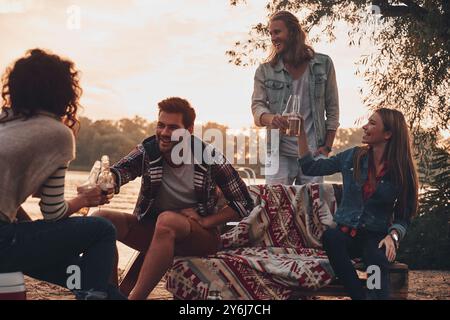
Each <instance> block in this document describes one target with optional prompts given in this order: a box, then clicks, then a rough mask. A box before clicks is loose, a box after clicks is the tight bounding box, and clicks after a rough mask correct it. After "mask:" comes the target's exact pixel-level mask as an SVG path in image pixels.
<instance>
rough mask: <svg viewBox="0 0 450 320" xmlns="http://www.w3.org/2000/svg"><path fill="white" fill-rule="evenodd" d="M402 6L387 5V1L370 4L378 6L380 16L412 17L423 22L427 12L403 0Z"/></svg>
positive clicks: (382, 0)
mask: <svg viewBox="0 0 450 320" xmlns="http://www.w3.org/2000/svg"><path fill="white" fill-rule="evenodd" d="M402 2H403V3H404V4H405V5H404V6H393V5H391V4H389V1H388V0H373V1H372V4H373V5H375V6H378V7H379V8H380V10H381V14H382V15H383V16H385V17H402V16H406V15H413V16H415V17H416V18H418V19H420V20H423V19H424V17H425V15H427V14H428V10H426V9H424V8H422V7H421V6H419V5H418V4H417V3H415V2H414V1H412V0H403V1H402Z"/></svg>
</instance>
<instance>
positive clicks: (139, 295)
mask: <svg viewBox="0 0 450 320" xmlns="http://www.w3.org/2000/svg"><path fill="white" fill-rule="evenodd" d="M190 231H191V226H190V223H189V221H188V219H187V218H186V217H185V216H183V215H181V214H178V213H175V212H170V211H166V212H163V213H161V214H160V215H159V217H158V221H157V222H156V228H155V233H154V235H153V240H152V241H151V244H150V247H149V249H148V250H147V253H146V255H145V259H144V263H143V265H142V269H141V272H140V273H139V277H138V281H137V284H136V286H135V287H134V289H133V290H132V291H131V294H130V296H129V299H130V300H145V299H147V297H148V295H149V294H150V292H151V291H152V290H153V289H154V288H155V287H156V285H157V284H158V282H159V281H160V280H161V278H162V277H163V276H164V274H165V273H166V272H167V270H168V269H169V268H170V267H171V266H172V263H173V257H174V251H175V241H176V240H180V239H183V238H186V237H187V236H188V235H189V233H190Z"/></svg>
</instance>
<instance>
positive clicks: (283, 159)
mask: <svg viewBox="0 0 450 320" xmlns="http://www.w3.org/2000/svg"><path fill="white" fill-rule="evenodd" d="M268 157H278V172H277V173H275V174H273V175H267V176H266V183H267V184H284V185H292V184H294V183H295V185H301V184H307V183H323V177H315V176H307V175H304V174H303V172H302V169H301V167H300V165H299V163H298V158H296V157H287V156H283V155H279V154H272V155H270V156H268ZM270 161H277V160H276V159H273V158H272V159H270ZM272 163H273V162H270V164H272Z"/></svg>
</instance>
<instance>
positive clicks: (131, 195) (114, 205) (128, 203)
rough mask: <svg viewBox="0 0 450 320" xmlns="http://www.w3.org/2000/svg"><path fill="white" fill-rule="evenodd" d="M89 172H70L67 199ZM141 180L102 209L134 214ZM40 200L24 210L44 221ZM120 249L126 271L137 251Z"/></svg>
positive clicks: (30, 201)
mask: <svg viewBox="0 0 450 320" xmlns="http://www.w3.org/2000/svg"><path fill="white" fill-rule="evenodd" d="M88 176H89V172H82V171H69V172H68V173H67V176H66V185H65V194H66V199H72V198H73V197H75V196H76V187H77V186H78V185H80V184H82V183H83V182H85V181H86V180H87V179H88ZM326 181H327V182H331V181H333V182H334V181H336V180H335V179H334V177H330V178H329V179H326ZM140 183H141V179H140V178H137V179H136V180H134V181H132V182H130V183H128V184H126V185H125V186H123V187H122V188H121V189H120V193H119V194H117V195H115V196H114V198H113V200H112V201H111V203H110V204H108V205H104V206H102V207H101V208H102V209H110V210H117V211H123V212H127V213H132V212H133V210H134V206H135V204H136V200H137V196H138V193H139V188H140ZM246 183H252V184H264V183H265V181H264V179H256V180H255V181H246ZM38 203H39V199H37V198H32V197H30V198H28V199H27V201H26V202H25V203H24V204H23V208H24V209H25V211H26V212H28V214H29V215H30V216H31V217H32V218H33V219H42V215H41V212H40V210H39V204H38ZM96 209H97V208H91V209H90V210H91V211H90V212H93V211H95V210H96ZM118 248H119V268H122V269H124V268H125V267H126V266H127V264H128V263H129V261H130V259H131V258H132V257H133V255H134V253H135V251H134V250H133V249H131V248H129V247H127V246H125V245H123V244H122V243H120V242H118Z"/></svg>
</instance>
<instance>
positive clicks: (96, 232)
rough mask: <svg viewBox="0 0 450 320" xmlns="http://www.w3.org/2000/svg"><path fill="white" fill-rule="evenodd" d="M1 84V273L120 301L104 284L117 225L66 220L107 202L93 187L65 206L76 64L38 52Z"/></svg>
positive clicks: (77, 93) (75, 105) (8, 73)
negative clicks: (75, 273) (29, 210)
mask: <svg viewBox="0 0 450 320" xmlns="http://www.w3.org/2000/svg"><path fill="white" fill-rule="evenodd" d="M3 81H4V82H3V86H2V96H3V99H4V104H3V112H2V113H1V114H0V168H1V170H0V273H9V272H16V271H22V272H23V273H24V274H26V275H29V276H31V277H33V278H36V279H40V280H45V281H48V282H51V283H54V284H58V285H61V286H64V287H66V286H69V287H70V288H69V289H72V290H74V293H75V294H76V296H77V298H79V299H104V298H109V299H120V298H123V296H121V295H120V294H119V292H118V290H117V288H116V287H114V286H111V285H108V279H109V277H110V274H111V271H112V265H113V257H114V250H115V246H116V231H115V228H114V226H113V225H112V224H111V223H110V222H109V221H107V220H105V219H102V218H93V217H74V218H69V216H71V215H72V214H73V213H75V212H78V211H79V210H80V209H81V208H83V207H89V206H97V205H101V204H104V203H106V202H107V201H108V197H109V196H108V195H103V194H102V193H101V190H100V188H96V189H93V190H92V191H90V192H89V193H84V194H78V196H77V197H75V198H74V199H72V200H69V201H66V200H64V181H65V174H66V169H67V167H68V164H69V162H70V161H71V160H72V159H73V158H74V156H75V142H74V134H73V133H72V130H73V131H76V127H77V126H78V120H77V118H76V113H77V109H78V107H79V103H78V100H79V97H80V95H81V88H80V87H79V83H78V72H77V71H76V70H75V68H74V64H73V63H72V62H71V61H69V60H63V59H61V58H60V57H59V56H57V55H53V54H49V53H46V52H44V51H42V50H39V49H35V50H31V51H29V52H28V53H27V55H26V56H25V57H23V58H21V59H19V60H18V61H16V62H15V64H14V65H13V66H12V67H11V68H8V69H7V70H6V73H5V75H4V76H3ZM71 129H72V130H71ZM30 195H35V196H38V197H40V199H41V201H40V202H39V206H40V208H41V212H42V215H43V217H44V220H38V221H31V219H29V217H28V215H27V214H26V212H25V211H24V210H23V209H22V207H21V205H22V204H23V203H24V202H25V200H26V199H27V198H28V197H29V196H30ZM81 254H82V255H83V256H82V258H80V255H81ZM69 266H77V267H79V269H77V270H80V277H79V278H78V280H79V281H77V279H75V278H74V279H72V280H71V281H68V280H69V277H70V275H71V274H72V273H71V272H70V270H71V269H72V268H73V267H72V268H68V267H69ZM75 268H76V267H75ZM68 270H69V273H67V272H68ZM72 285H73V286H72Z"/></svg>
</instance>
